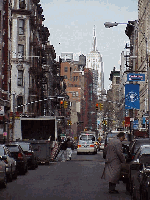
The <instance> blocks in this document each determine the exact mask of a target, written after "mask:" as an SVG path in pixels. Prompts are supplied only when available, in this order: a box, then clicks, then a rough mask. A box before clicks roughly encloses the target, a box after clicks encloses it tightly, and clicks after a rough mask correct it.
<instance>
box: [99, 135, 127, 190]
mask: <svg viewBox="0 0 150 200" xmlns="http://www.w3.org/2000/svg"><path fill="white" fill-rule="evenodd" d="M124 139H125V133H124V132H120V133H118V135H117V138H114V139H112V140H111V141H110V143H109V144H108V145H107V147H106V149H105V150H106V161H105V167H104V170H103V173H102V177H101V178H102V179H105V180H107V181H109V193H112V194H115V193H119V192H118V191H117V190H115V187H116V184H118V183H119V179H120V171H121V163H125V157H124V155H123V152H122V141H123V140H124Z"/></svg>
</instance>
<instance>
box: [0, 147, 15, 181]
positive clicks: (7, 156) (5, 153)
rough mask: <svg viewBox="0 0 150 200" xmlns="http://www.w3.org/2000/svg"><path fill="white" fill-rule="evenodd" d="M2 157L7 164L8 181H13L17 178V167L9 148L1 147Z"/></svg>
mask: <svg viewBox="0 0 150 200" xmlns="http://www.w3.org/2000/svg"><path fill="white" fill-rule="evenodd" d="M0 157H3V161H4V162H5V163H6V175H7V180H9V181H12V179H13V178H14V179H16V178H17V167H16V161H15V159H14V158H12V157H11V153H10V151H9V149H8V148H7V147H5V146H4V145H0Z"/></svg>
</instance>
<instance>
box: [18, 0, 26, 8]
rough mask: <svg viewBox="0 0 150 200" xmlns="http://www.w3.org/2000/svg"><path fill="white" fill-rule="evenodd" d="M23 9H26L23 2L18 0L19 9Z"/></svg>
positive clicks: (23, 0)
mask: <svg viewBox="0 0 150 200" xmlns="http://www.w3.org/2000/svg"><path fill="white" fill-rule="evenodd" d="M25 7H26V4H25V0H19V8H21V9H25Z"/></svg>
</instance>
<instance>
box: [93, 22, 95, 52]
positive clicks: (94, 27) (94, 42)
mask: <svg viewBox="0 0 150 200" xmlns="http://www.w3.org/2000/svg"><path fill="white" fill-rule="evenodd" d="M93 51H96V35H95V25H94V34H93Z"/></svg>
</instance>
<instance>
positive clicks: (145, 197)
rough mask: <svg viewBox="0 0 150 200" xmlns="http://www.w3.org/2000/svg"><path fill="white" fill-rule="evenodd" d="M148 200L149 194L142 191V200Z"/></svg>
mask: <svg viewBox="0 0 150 200" xmlns="http://www.w3.org/2000/svg"><path fill="white" fill-rule="evenodd" d="M147 199H148V193H147V191H145V190H141V195H140V200H147Z"/></svg>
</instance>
